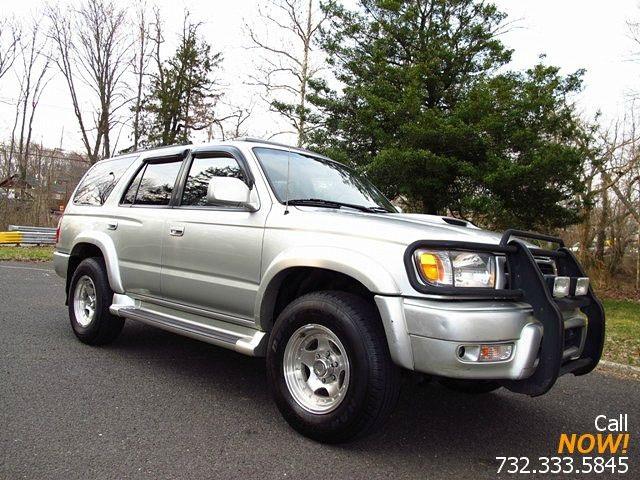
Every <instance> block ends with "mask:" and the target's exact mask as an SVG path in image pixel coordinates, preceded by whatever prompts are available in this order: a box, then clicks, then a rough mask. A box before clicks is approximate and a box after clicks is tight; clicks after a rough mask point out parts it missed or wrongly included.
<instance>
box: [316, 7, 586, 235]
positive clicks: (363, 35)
mask: <svg viewBox="0 0 640 480" xmlns="http://www.w3.org/2000/svg"><path fill="white" fill-rule="evenodd" d="M359 7H360V8H359V9H358V10H357V11H349V10H347V9H345V8H344V7H341V6H339V5H337V4H335V3H333V2H331V3H328V4H325V8H326V9H328V10H329V13H330V15H329V17H330V18H331V19H332V23H331V24H330V26H329V27H328V28H327V29H326V30H325V32H324V37H323V45H324V47H325V49H326V50H327V53H328V55H329V61H330V63H331V64H332V65H333V67H334V71H335V72H336V75H337V78H338V80H339V81H340V82H341V84H342V85H343V88H342V89H341V91H339V92H337V91H333V90H331V89H330V88H329V87H328V86H327V84H325V83H322V82H317V81H316V82H314V83H313V85H312V86H313V88H314V93H313V94H312V95H311V96H310V100H311V101H312V102H313V103H314V104H315V105H316V106H317V107H318V108H319V109H320V110H321V112H322V113H323V115H324V118H323V121H322V124H321V125H320V128H318V129H317V130H316V133H315V135H314V136H313V138H312V142H313V143H314V144H315V146H316V147H317V148H321V149H323V150H324V151H325V152H326V153H327V154H329V155H333V156H334V157H337V158H339V159H342V160H346V161H353V162H356V163H358V164H360V166H361V167H362V168H363V170H366V171H368V173H369V174H370V175H371V176H372V177H373V179H374V181H376V183H377V184H378V185H380V186H382V187H383V188H384V190H385V191H386V193H387V195H389V196H391V197H395V196H398V195H402V196H404V197H405V198H406V199H407V200H408V201H409V203H410V205H412V206H413V208H414V209H416V210H419V211H423V212H426V213H432V214H447V213H452V214H454V215H459V216H462V217H471V218H472V219H474V220H475V221H479V222H480V223H484V224H486V225H491V226H493V227H505V226H513V227H526V228H542V229H549V228H554V227H559V226H564V225H566V224H569V223H573V222H575V221H576V218H577V217H576V215H577V214H576V212H577V211H578V208H577V205H575V203H574V202H575V200H574V199H575V198H576V197H575V193H576V192H578V191H579V190H580V189H581V183H580V181H579V174H580V171H581V167H582V162H583V158H584V155H585V152H583V151H582V150H581V148H580V147H579V145H581V144H585V143H586V142H582V141H581V140H583V138H582V137H584V136H585V135H587V133H586V132H584V131H583V130H582V129H581V126H580V122H579V121H578V119H577V116H576V114H575V112H574V108H573V106H572V104H571V103H570V101H569V99H570V97H571V95H572V94H574V93H575V92H577V91H579V89H580V88H581V75H582V72H576V73H575V74H572V75H569V76H567V77H562V76H561V75H559V73H558V69H557V68H555V67H549V66H544V65H542V64H540V65H536V66H534V67H533V68H531V69H530V70H527V71H526V72H523V73H518V72H509V71H504V70H505V68H504V66H505V65H506V64H507V63H508V62H509V61H510V59H511V51H510V50H508V49H507V48H506V47H505V46H504V45H503V44H502V43H501V42H500V40H499V39H498V33H499V32H500V30H501V28H503V27H502V26H503V25H504V20H505V17H506V15H505V14H504V13H502V12H500V11H499V10H498V9H497V8H496V7H495V6H494V5H491V4H487V3H484V2H479V1H474V0H360V2H359Z"/></svg>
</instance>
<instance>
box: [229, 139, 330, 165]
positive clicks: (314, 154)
mask: <svg viewBox="0 0 640 480" xmlns="http://www.w3.org/2000/svg"><path fill="white" fill-rule="evenodd" d="M236 140H237V141H239V142H250V143H264V144H266V145H273V146H276V147H284V148H288V149H290V150H295V151H298V152H305V153H310V154H312V155H313V156H315V157H322V158H326V159H328V160H331V159H330V158H328V157H325V156H324V155H322V154H320V153H318V152H314V151H313V150H309V149H308V148H303V147H296V146H293V145H287V144H286V143H281V142H274V141H271V140H263V139H261V138H255V137H240V138H236Z"/></svg>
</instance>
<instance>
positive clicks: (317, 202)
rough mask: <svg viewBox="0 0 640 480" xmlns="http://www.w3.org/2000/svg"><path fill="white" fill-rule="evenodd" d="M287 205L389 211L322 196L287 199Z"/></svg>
mask: <svg viewBox="0 0 640 480" xmlns="http://www.w3.org/2000/svg"><path fill="white" fill-rule="evenodd" d="M288 203H289V205H303V206H309V207H327V208H341V207H347V208H354V209H356V210H360V211H362V212H369V213H382V212H384V213H389V211H388V210H387V209H386V208H383V207H367V206H366V205H357V204H355V203H345V202H336V201H333V200H323V199H322V198H297V199H294V200H289V202H288Z"/></svg>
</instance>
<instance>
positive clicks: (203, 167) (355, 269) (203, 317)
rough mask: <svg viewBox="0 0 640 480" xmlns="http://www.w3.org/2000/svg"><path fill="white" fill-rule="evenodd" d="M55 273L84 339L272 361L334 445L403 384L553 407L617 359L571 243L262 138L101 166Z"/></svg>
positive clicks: (314, 427)
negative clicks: (559, 388)
mask: <svg viewBox="0 0 640 480" xmlns="http://www.w3.org/2000/svg"><path fill="white" fill-rule="evenodd" d="M541 243H543V244H544V246H546V247H547V249H543V248H541V246H540V245H541ZM54 258H55V268H56V271H57V272H58V274H59V275H61V276H62V277H65V278H66V279H67V281H66V287H67V303H68V306H69V316H70V319H71V326H72V328H73V331H74V333H75V334H76V336H77V337H78V338H79V339H80V340H81V341H82V342H85V343H87V344H90V345H102V344H106V343H109V342H111V341H113V340H114V339H115V338H116V337H117V336H118V334H119V333H120V331H121V330H122V327H123V324H124V321H125V319H132V320H137V321H141V322H144V323H147V324H150V325H154V326H157V327H160V328H164V329H167V330H170V331H172V332H175V333H179V334H182V335H187V336H189V337H193V338H196V339H199V340H203V341H205V342H209V343H212V344H214V345H217V346H221V347H226V348H229V349H232V350H235V351H237V352H240V353H243V354H246V355H253V356H260V357H264V356H266V362H267V375H268V380H269V385H270V388H271V391H272V394H273V398H274V400H275V402H276V404H277V406H278V408H279V409H280V411H281V412H282V414H283V416H284V417H285V419H286V420H287V421H288V422H289V424H291V426H292V427H293V428H295V429H296V430H298V431H299V432H301V433H302V434H304V435H306V436H309V437H311V438H313V439H316V440H319V441H324V442H341V441H346V440H349V439H351V438H353V437H355V436H357V435H362V434H364V433H366V432H369V431H370V430H371V429H373V428H374V427H376V426H378V425H379V424H380V423H381V422H382V421H383V420H384V419H385V418H386V417H387V415H388V414H389V413H390V412H391V410H392V409H393V407H394V405H395V403H396V400H397V397H398V392H399V378H400V370H401V369H406V370H412V371H415V372H421V373H423V374H427V375H428V376H433V377H437V378H438V379H439V381H441V382H442V383H443V384H444V385H446V386H447V387H450V388H452V389H455V390H462V391H464V392H468V393H482V392H489V391H492V390H495V389H497V388H500V387H506V388H508V389H509V390H511V391H514V392H519V393H523V394H527V395H531V396H536V395H541V394H543V393H545V392H547V391H548V390H549V389H550V388H551V387H552V386H553V384H554V382H555V381H556V379H557V378H558V377H559V376H560V375H563V374H565V373H569V372H571V373H573V374H575V375H583V374H586V373H588V372H590V371H591V370H593V368H594V367H595V366H596V365H597V364H598V361H599V359H600V356H601V353H602V345H603V339H604V312H603V309H602V305H601V303H600V302H599V301H598V299H597V298H596V297H595V295H594V293H593V291H592V289H591V287H590V286H589V279H588V278H587V277H586V276H585V274H584V272H583V270H582V268H581V267H580V265H579V264H578V262H577V261H576V259H575V258H574V256H573V254H572V252H571V251H570V250H568V249H567V248H565V247H564V245H563V243H562V240H561V239H559V238H554V237H549V236H546V235H541V234H535V233H529V232H522V231H513V230H509V231H506V232H505V233H503V234H496V233H492V232H488V231H484V230H481V229H479V228H477V227H476V226H474V225H473V224H471V223H470V222H468V221H464V220H459V219H455V218H449V217H441V216H433V215H418V214H402V213H399V212H398V210H397V209H396V208H394V206H393V205H392V204H391V203H390V202H389V201H388V200H387V199H386V198H385V197H384V195H382V194H381V193H380V192H379V191H378V190H377V189H376V188H375V187H374V186H373V185H372V184H371V183H370V182H369V181H368V180H367V179H366V178H364V177H363V176H361V175H359V174H358V173H356V172H355V171H354V170H352V169H350V168H348V167H346V166H344V165H342V164H340V163H337V162H335V161H333V160H331V159H329V158H326V157H323V156H321V155H318V154H316V153H313V152H310V151H307V150H302V149H297V148H292V147H288V146H285V145H280V144H275V143H271V142H265V141H260V140H253V139H245V140H239V141H233V142H223V143H218V144H207V145H199V146H182V147H169V148H163V149H158V150H149V151H146V152H142V153H136V154H132V155H126V156H121V157H117V158H113V159H109V160H104V161H101V162H99V163H97V164H96V165H95V166H94V167H92V168H91V169H90V170H89V171H88V172H87V174H86V175H85V176H84V178H83V179H82V181H81V182H80V184H79V186H78V187H77V189H76V191H75V193H74V196H73V199H72V201H71V202H70V203H69V205H68V206H67V209H66V211H65V213H64V217H63V219H62V220H61V222H60V226H59V239H58V243H57V247H56V252H55V254H54Z"/></svg>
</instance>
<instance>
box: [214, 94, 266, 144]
mask: <svg viewBox="0 0 640 480" xmlns="http://www.w3.org/2000/svg"><path fill="white" fill-rule="evenodd" d="M220 103H221V105H222V106H223V107H226V108H227V109H228V110H229V113H228V114H226V115H222V116H221V117H220V118H216V119H215V120H214V122H213V123H212V124H211V125H210V127H209V130H208V132H207V141H209V142H210V141H211V140H213V138H214V133H213V130H214V127H216V128H217V129H218V131H219V132H220V137H221V138H222V140H233V139H235V138H241V137H246V136H247V135H248V132H247V130H246V129H245V124H246V122H247V120H249V118H251V115H252V114H253V109H254V108H255V104H254V103H253V102H251V103H250V104H249V106H246V107H244V106H240V107H239V106H233V105H229V104H225V103H224V102H220Z"/></svg>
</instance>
